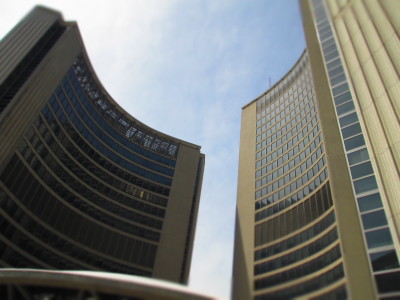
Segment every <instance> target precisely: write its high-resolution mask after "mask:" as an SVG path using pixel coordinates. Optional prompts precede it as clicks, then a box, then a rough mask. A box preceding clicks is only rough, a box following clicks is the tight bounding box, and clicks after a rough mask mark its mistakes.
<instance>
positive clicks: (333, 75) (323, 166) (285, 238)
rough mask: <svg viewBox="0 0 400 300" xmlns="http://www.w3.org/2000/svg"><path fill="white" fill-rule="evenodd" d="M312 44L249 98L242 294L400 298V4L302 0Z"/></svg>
mask: <svg viewBox="0 0 400 300" xmlns="http://www.w3.org/2000/svg"><path fill="white" fill-rule="evenodd" d="M301 8H302V13H303V23H304V29H305V35H306V41H307V49H306V51H305V52H304V53H303V54H302V56H301V58H300V59H299V61H298V62H297V63H296V64H295V66H294V67H293V68H292V70H290V71H289V72H288V73H287V74H286V75H285V76H284V78H283V79H281V80H280V81H279V82H278V83H277V84H275V86H273V87H272V88H271V89H270V90H268V91H267V92H266V93H265V94H263V95H261V96H260V97H258V98H257V99H255V100H254V101H252V102H250V103H249V104H247V105H246V106H245V107H243V110H242V125H241V142H240V158H239V178H238V194H237V216H236V232H235V254H234V268H233V286H232V295H233V298H234V299H248V298H254V299H293V298H296V297H299V298H300V299H347V298H350V299H377V298H380V299H397V298H398V296H399V295H400V289H399V286H398V283H399V282H400V265H399V252H400V247H399V223H400V219H399V187H400V176H399V169H400V167H399V166H400V164H399V155H398V154H399V153H400V152H399V145H400V143H399V141H400V134H399V132H400V127H399V124H400V123H399V120H400V118H399V101H398V95H399V94H400V88H399V87H400V85H399V82H400V79H399V56H398V51H397V52H396V51H395V50H394V49H398V48H399V46H400V41H399V32H400V28H399V26H398V25H399V22H398V18H396V17H395V14H394V11H396V9H397V10H398V8H400V6H399V3H398V1H397V2H396V1H390V0H388V1H377V0H371V1H362V0H351V1H346V0H344V1H335V0H302V1H301Z"/></svg>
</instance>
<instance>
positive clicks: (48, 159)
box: [17, 147, 162, 241]
mask: <svg viewBox="0 0 400 300" xmlns="http://www.w3.org/2000/svg"><path fill="white" fill-rule="evenodd" d="M43 149H44V150H45V151H43ZM39 151H40V153H39V155H40V156H41V159H42V160H43V161H44V163H45V164H46V165H47V168H46V167H45V166H44V164H43V163H42V161H41V160H40V159H38V158H37V157H34V154H33V152H32V150H31V149H30V148H28V147H26V148H25V149H24V151H23V152H24V153H25V157H27V158H28V159H27V160H26V162H27V163H28V164H30V166H31V168H32V169H33V170H34V171H35V172H36V173H37V174H38V176H39V177H40V178H41V179H42V180H43V181H44V182H45V184H46V185H47V186H48V187H49V188H50V189H51V190H53V191H54V192H55V193H56V194H57V195H58V196H60V197H61V199H63V200H64V201H66V202H68V203H69V204H71V205H73V206H74V207H76V208H77V209H78V210H79V211H81V212H82V213H85V214H86V215H88V216H90V217H92V218H93V219H95V220H97V221H101V222H102V223H104V224H108V225H109V226H111V227H114V228H116V229H119V230H122V231H124V232H127V233H131V234H134V235H136V236H140V237H142V238H145V239H149V240H152V241H159V239H160V233H159V232H156V231H153V230H150V229H147V228H143V227H140V226H137V225H136V224H134V223H133V222H132V219H129V218H125V220H123V219H122V218H121V216H119V215H118V214H110V211H108V210H106V209H104V208H101V206H102V205H100V206H96V205H93V202H94V203H99V204H101V202H104V201H107V200H106V199H104V197H102V196H98V195H97V194H95V193H93V192H92V193H91V195H93V196H94V197H91V198H89V199H88V200H92V199H93V201H87V200H86V199H84V198H83V197H82V195H81V194H82V193H84V191H85V189H87V187H85V186H83V185H82V184H81V182H80V180H79V179H76V178H74V177H72V176H71V175H70V174H69V173H68V172H65V171H64V172H62V175H63V176H62V177H58V176H57V175H55V176H54V175H53V174H51V172H49V171H48V168H49V169H50V170H52V171H53V172H54V174H57V173H59V171H60V170H61V171H63V167H62V166H61V165H59V164H58V163H57V161H56V160H55V158H54V157H53V156H51V155H50V154H49V152H48V151H47V149H46V148H41V149H40V150H39ZM30 158H32V159H30ZM17 164H19V165H20V166H21V167H22V165H21V164H20V163H17ZM74 171H75V170H74ZM73 173H75V175H80V174H79V173H77V172H73ZM73 173H72V174H73ZM62 182H63V183H62ZM28 184H29V183H28ZM71 190H74V191H75V193H74V192H72V191H71ZM96 198H99V199H96ZM107 202H108V201H107ZM122 215H125V216H127V215H130V216H131V217H133V216H138V217H139V218H138V220H139V221H140V220H143V219H144V218H146V216H144V215H140V214H137V213H136V214H134V215H132V214H127V213H123V214H122ZM150 220H151V219H150V218H148V217H147V220H146V221H147V222H148V221H150ZM157 221H158V220H157ZM159 222H160V221H159ZM137 223H139V222H137ZM160 223H162V222H160ZM156 225H158V224H156ZM160 225H161V224H160Z"/></svg>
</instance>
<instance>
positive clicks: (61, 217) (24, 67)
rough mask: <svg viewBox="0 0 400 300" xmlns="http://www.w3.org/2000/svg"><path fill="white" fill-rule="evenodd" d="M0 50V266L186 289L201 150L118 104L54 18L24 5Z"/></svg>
mask: <svg viewBox="0 0 400 300" xmlns="http://www.w3.org/2000/svg"><path fill="white" fill-rule="evenodd" d="M0 53H2V55H0V66H1V68H0V69H1V70H2V72H1V73H0V79H1V81H0V129H1V130H0V140H2V141H7V143H6V144H4V145H2V147H1V148H0V204H1V205H0V213H1V214H2V216H3V218H2V221H1V223H0V226H1V228H2V232H1V233H0V264H1V266H3V267H21V268H25V267H34V268H44V269H77V270H85V269H86V270H103V271H110V272H120V273H121V272H122V273H129V274H136V275H142V276H147V277H157V278H161V279H165V280H170V281H175V282H180V283H187V280H188V275H189V270H190V260H191V255H192V248H193V240H194V234H195V225H196V218H197V211H198V206H199V201H200V193H201V184H202V176H203V170H204V160H205V156H204V154H202V153H200V146H197V145H194V144H191V143H188V142H185V141H182V140H179V139H176V138H173V137H171V136H169V135H166V134H163V133H161V132H159V131H157V130H155V129H152V128H150V127H149V126H146V125H144V124H143V123H141V122H140V121H138V120H136V119H135V118H134V117H132V116H131V115H129V114H128V113H127V112H126V111H125V110H124V109H123V108H121V107H120V106H119V105H118V104H117V103H116V102H115V101H114V100H113V99H112V98H111V97H110V96H109V95H108V93H107V91H106V90H105V89H104V88H103V86H102V85H101V83H100V81H99V80H98V78H97V75H96V74H95V72H94V70H93V68H92V66H91V64H90V60H89V58H88V56H87V54H86V50H85V47H84V43H83V41H82V38H81V35H80V33H79V29H78V26H77V24H76V22H65V21H64V20H63V19H62V16H61V14H60V13H58V12H56V11H53V10H51V9H48V8H45V7H41V6H39V7H36V8H35V9H33V10H32V11H31V12H30V13H29V14H28V15H27V16H26V17H25V18H24V19H23V20H22V21H21V22H20V23H19V24H18V25H17V26H16V27H15V28H14V29H13V30H12V31H11V32H10V33H9V34H8V35H7V36H6V37H5V38H4V39H3V40H2V43H1V44H0ZM177 216H179V218H178V217H177Z"/></svg>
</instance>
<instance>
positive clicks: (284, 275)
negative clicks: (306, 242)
mask: <svg viewBox="0 0 400 300" xmlns="http://www.w3.org/2000/svg"><path fill="white" fill-rule="evenodd" d="M341 256H342V254H341V252H340V247H339V245H337V246H335V247H333V248H332V249H330V250H329V251H328V252H326V253H324V254H322V255H320V256H319V257H317V258H315V259H313V260H311V261H309V262H307V263H305V264H303V265H300V266H298V267H294V268H292V269H289V270H286V271H283V272H281V273H278V274H274V275H271V276H268V277H264V278H261V279H257V280H255V282H254V288H255V290H261V289H264V288H269V287H272V286H274V285H279V284H283V283H285V282H288V281H291V280H294V279H297V278H300V277H304V276H307V275H308V274H311V273H314V272H317V271H319V270H321V269H323V268H325V267H326V266H329V265H330V264H332V263H334V262H335V261H336V260H338V259H339V258H340V257H341Z"/></svg>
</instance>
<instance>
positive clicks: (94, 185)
mask: <svg viewBox="0 0 400 300" xmlns="http://www.w3.org/2000/svg"><path fill="white" fill-rule="evenodd" d="M53 124H54V123H53ZM37 128H38V130H39V131H40V132H41V133H42V137H43V139H44V141H45V142H46V145H47V147H48V149H49V150H47V148H46V147H45V146H44V144H43V143H42V141H41V140H40V139H39V137H38V136H37V135H36V133H35V131H34V130H33V129H32V128H30V129H29V130H28V131H27V133H26V137H27V138H29V141H30V143H31V145H32V147H33V149H35V150H36V151H37V152H38V153H39V154H40V155H41V156H43V157H44V158H45V159H46V161H47V166H48V167H50V168H52V169H53V170H54V173H55V174H57V176H58V177H59V178H62V179H63V180H65V179H66V178H68V177H70V176H71V175H70V174H69V173H68V171H67V170H70V172H71V174H74V175H75V176H74V178H75V177H76V176H78V179H74V183H73V184H72V185H71V186H70V187H71V188H73V189H74V190H76V191H77V192H78V193H79V194H81V195H82V196H85V197H86V198H87V199H90V200H91V201H92V202H94V203H99V201H100V200H101V199H102V201H101V202H100V203H101V205H99V206H102V207H105V205H110V204H111V203H110V200H106V199H105V198H103V197H102V195H106V196H107V197H109V199H113V200H114V203H115V204H117V205H118V204H121V205H123V206H124V207H123V210H127V207H128V210H129V208H132V209H135V210H139V211H143V212H145V213H148V214H151V215H154V216H158V217H163V216H164V215H165V210H164V209H162V208H159V207H156V206H153V205H149V204H147V203H144V202H142V201H138V200H136V199H135V198H133V197H130V196H128V195H126V194H123V193H121V190H122V191H126V192H128V194H129V195H133V196H138V195H137V194H142V195H141V197H140V199H142V200H146V201H149V202H155V203H158V202H159V201H156V200H157V199H154V198H155V196H154V197H145V196H146V195H145V194H144V193H143V191H142V190H140V189H137V188H135V189H130V188H128V187H129V186H131V185H127V184H124V183H123V182H122V181H120V180H118V179H116V178H113V177H112V176H111V175H110V174H109V173H107V172H104V171H102V170H101V169H100V168H98V167H96V166H95V165H94V164H92V163H91V162H90V161H89V160H88V159H86V158H84V157H82V154H81V152H80V151H79V150H77V149H76V148H74V147H73V146H72V144H70V143H69V141H68V139H66V137H65V136H63V134H62V131H59V132H58V140H57V141H56V140H55V139H54V137H53V136H52V135H51V134H49V131H48V129H47V127H46V126H45V125H44V122H43V120H42V119H40V120H39V121H38V123H37ZM56 128H57V127H56ZM56 128H53V130H54V129H56ZM59 141H63V144H64V146H66V147H67V150H68V151H64V150H63V148H62V147H61V146H60V145H59V143H58V142H59ZM18 149H19V151H20V153H21V154H22V155H23V157H24V158H25V160H26V161H27V162H28V163H29V164H31V165H33V164H35V163H36V160H37V159H36V156H35V155H34V154H33V153H32V152H29V153H27V148H26V147H25V143H21V144H20V145H19V146H18ZM48 151H50V152H52V153H53V155H54V157H57V158H58V159H59V160H60V161H61V162H62V164H63V165H64V166H63V167H62V166H60V167H56V166H57V165H58V163H57V161H56V160H55V159H54V158H53V159H49V158H46V155H47V152H48ZM71 155H72V156H73V157H74V159H72V158H71ZM75 159H77V160H78V161H79V162H80V164H81V165H83V166H85V167H86V170H90V173H92V174H93V175H95V177H98V178H100V179H101V181H99V180H98V179H96V178H95V177H92V175H90V173H89V172H86V171H84V170H83V169H82V168H81V167H80V166H79V165H78V164H77V163H76V162H75ZM105 182H107V183H109V184H110V186H108V185H107V184H105ZM88 187H90V188H91V189H90V188H88ZM95 191H97V192H95ZM99 193H101V194H99ZM147 194H148V193H147ZM151 195H152V194H151ZM94 199H96V200H94ZM116 209H117V210H118V211H121V208H117V207H116ZM127 214H128V215H129V213H128V212H127V213H122V214H121V215H122V216H126V215H127ZM135 214H136V215H138V216H139V214H138V213H135ZM129 219H131V217H129ZM146 219H147V220H146ZM137 220H138V222H139V221H143V222H144V224H152V227H155V228H160V227H161V224H159V222H160V221H158V220H156V219H154V218H149V217H146V216H144V215H142V217H138V218H137Z"/></svg>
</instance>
